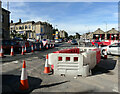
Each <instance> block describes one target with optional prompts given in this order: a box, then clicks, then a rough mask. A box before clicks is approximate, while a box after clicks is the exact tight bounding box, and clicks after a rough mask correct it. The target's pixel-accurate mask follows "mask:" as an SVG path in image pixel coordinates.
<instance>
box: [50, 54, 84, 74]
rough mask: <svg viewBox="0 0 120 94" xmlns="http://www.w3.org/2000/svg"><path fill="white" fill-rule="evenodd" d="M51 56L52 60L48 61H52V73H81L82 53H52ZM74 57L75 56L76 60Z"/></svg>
mask: <svg viewBox="0 0 120 94" xmlns="http://www.w3.org/2000/svg"><path fill="white" fill-rule="evenodd" d="M52 56H53V57H54V61H53V62H50V63H54V74H58V75H61V74H65V75H66V74H68V75H82V73H83V55H81V54H64V53H54V54H53V55H52ZM49 58H50V57H49ZM74 58H77V60H75V59H74Z"/></svg>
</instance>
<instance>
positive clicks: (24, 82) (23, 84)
mask: <svg viewBox="0 0 120 94" xmlns="http://www.w3.org/2000/svg"><path fill="white" fill-rule="evenodd" d="M28 88H29V84H28V78H27V71H26V64H25V60H24V61H23V67H22V73H21V80H20V87H19V89H20V90H26V89H28Z"/></svg>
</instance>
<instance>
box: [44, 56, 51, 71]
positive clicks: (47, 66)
mask: <svg viewBox="0 0 120 94" xmlns="http://www.w3.org/2000/svg"><path fill="white" fill-rule="evenodd" d="M44 73H50V67H49V65H48V54H47V55H46V62H45V69H44Z"/></svg>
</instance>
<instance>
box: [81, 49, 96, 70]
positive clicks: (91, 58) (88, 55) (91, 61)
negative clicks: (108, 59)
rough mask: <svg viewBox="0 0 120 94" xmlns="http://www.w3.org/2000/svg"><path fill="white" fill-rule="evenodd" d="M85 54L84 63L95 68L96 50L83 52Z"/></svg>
mask: <svg viewBox="0 0 120 94" xmlns="http://www.w3.org/2000/svg"><path fill="white" fill-rule="evenodd" d="M81 54H82V55H83V58H84V59H83V60H84V65H86V64H87V65H89V68H90V69H93V68H94V67H95V65H96V51H87V52H83V53H81Z"/></svg>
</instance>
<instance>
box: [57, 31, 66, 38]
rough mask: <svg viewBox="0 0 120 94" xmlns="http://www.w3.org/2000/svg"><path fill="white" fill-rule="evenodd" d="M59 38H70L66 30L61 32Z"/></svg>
mask: <svg viewBox="0 0 120 94" xmlns="http://www.w3.org/2000/svg"><path fill="white" fill-rule="evenodd" d="M59 36H60V38H67V37H68V33H67V32H65V31H64V30H62V31H60V32H59Z"/></svg>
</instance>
